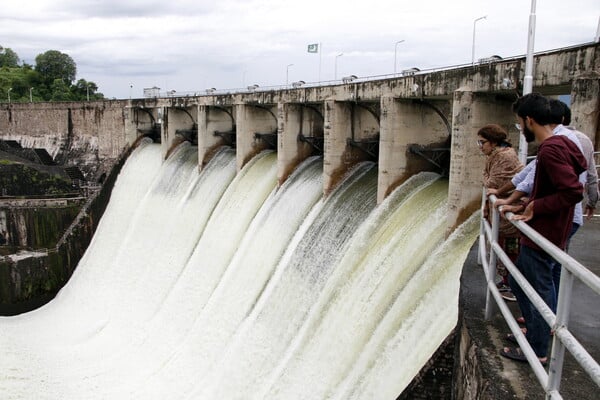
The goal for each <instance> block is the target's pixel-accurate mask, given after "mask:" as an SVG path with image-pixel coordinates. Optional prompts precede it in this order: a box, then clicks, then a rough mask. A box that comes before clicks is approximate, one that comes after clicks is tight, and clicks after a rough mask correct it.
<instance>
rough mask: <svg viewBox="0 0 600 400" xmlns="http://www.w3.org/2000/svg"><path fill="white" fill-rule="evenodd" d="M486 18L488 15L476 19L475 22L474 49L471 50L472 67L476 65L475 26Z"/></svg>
mask: <svg viewBox="0 0 600 400" xmlns="http://www.w3.org/2000/svg"><path fill="white" fill-rule="evenodd" d="M486 18H487V15H484V16H483V17H479V18H476V19H475V21H473V47H472V48H471V65H472V64H475V26H476V24H477V21H479V20H482V19H486Z"/></svg>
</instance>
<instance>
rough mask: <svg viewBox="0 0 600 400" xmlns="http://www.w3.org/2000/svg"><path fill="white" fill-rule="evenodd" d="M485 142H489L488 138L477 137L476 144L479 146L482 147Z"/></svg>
mask: <svg viewBox="0 0 600 400" xmlns="http://www.w3.org/2000/svg"><path fill="white" fill-rule="evenodd" d="M487 142H489V140H483V139H479V140H478V141H477V146H479V147H483V145H484V144H485V143H487Z"/></svg>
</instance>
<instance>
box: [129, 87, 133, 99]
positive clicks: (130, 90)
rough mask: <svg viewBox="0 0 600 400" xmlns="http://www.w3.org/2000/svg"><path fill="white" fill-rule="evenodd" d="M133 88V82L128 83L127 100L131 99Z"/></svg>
mask: <svg viewBox="0 0 600 400" xmlns="http://www.w3.org/2000/svg"><path fill="white" fill-rule="evenodd" d="M132 90H133V83H130V84H129V100H131V92H132Z"/></svg>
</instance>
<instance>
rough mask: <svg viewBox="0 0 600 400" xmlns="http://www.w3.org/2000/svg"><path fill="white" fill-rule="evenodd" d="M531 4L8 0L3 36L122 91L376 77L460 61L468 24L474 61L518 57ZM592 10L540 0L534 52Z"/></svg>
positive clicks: (574, 35)
mask: <svg viewBox="0 0 600 400" xmlns="http://www.w3.org/2000/svg"><path fill="white" fill-rule="evenodd" d="M530 11H531V2H530V1H528V0H501V1H498V0H414V1H413V0H411V1H408V0H361V1H355V0H331V1H329V0H303V1H282V0H213V1H207V0H160V1H159V0H27V1H23V0H22V1H16V0H5V1H2V6H1V7H0V45H2V46H4V47H9V48H11V49H12V50H14V51H15V52H16V53H17V54H18V55H19V57H20V58H21V59H22V60H23V61H25V62H27V63H30V64H32V65H33V64H35V57H36V55H38V54H40V53H43V52H45V51H47V50H58V51H61V52H63V53H66V54H68V55H70V56H71V57H72V58H73V60H74V61H75V62H76V64H77V79H80V78H83V79H86V80H88V81H93V82H95V83H96V84H97V85H98V86H99V91H100V92H102V93H104V95H105V96H107V97H109V98H112V97H116V98H128V97H129V96H130V94H131V95H132V96H133V97H142V95H143V88H148V87H153V86H157V87H160V88H161V91H163V92H164V91H167V90H176V92H177V93H178V94H181V93H189V92H202V93H204V90H205V89H207V88H211V87H214V88H217V89H225V88H241V87H246V86H248V85H251V84H258V85H260V86H261V87H265V86H274V85H284V84H286V80H287V81H288V82H289V83H290V84H291V83H292V82H294V81H298V80H304V81H306V82H316V81H318V80H319V78H320V80H321V81H327V80H332V79H334V75H335V74H336V66H337V78H338V79H339V78H341V77H343V76H347V75H351V74H353V75H357V76H359V77H365V76H376V75H384V74H391V73H393V72H394V61H395V60H396V65H397V66H396V68H397V71H401V70H403V69H407V68H411V67H418V68H420V69H429V68H439V67H444V66H451V65H459V64H466V63H470V62H471V57H472V46H473V26H474V25H475V27H476V40H475V59H479V58H482V57H489V56H491V55H499V56H502V57H509V56H516V55H523V54H525V53H526V51H527V31H528V24H529V15H530ZM482 16H487V18H486V19H481V20H479V21H477V22H476V23H474V21H475V20H476V19H477V18H479V17H482ZM599 17H600V1H599V0H540V1H537V7H536V30H535V47H534V50H535V51H536V52H538V51H543V50H550V49H555V48H560V47H565V46H571V45H576V44H582V43H587V42H591V41H593V40H594V38H595V36H596V34H597V29H598V21H599ZM401 40H404V42H402V43H399V44H396V43H397V42H399V41H401ZM311 43H321V44H322V46H321V48H320V51H321V53H320V54H319V53H308V52H307V46H308V45H309V44H311ZM342 53H343V55H342V56H338V57H336V56H337V55H338V54H342ZM336 61H337V62H336ZM289 64H293V65H291V66H290V65H289ZM319 66H320V68H319ZM319 70H320V76H319ZM131 86H132V87H131Z"/></svg>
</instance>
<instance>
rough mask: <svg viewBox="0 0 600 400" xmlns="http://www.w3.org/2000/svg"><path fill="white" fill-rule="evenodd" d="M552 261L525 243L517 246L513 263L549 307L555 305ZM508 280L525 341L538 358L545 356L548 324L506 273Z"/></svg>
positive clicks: (548, 331)
mask: <svg viewBox="0 0 600 400" xmlns="http://www.w3.org/2000/svg"><path fill="white" fill-rule="evenodd" d="M554 264H555V261H554V259H553V258H552V257H550V256H549V255H548V254H546V253H544V252H542V251H538V250H534V249H532V248H531V247H527V246H521V251H520V252H519V258H518V259H517V262H516V266H517V268H518V269H519V271H520V272H521V273H522V274H523V276H524V277H525V279H527V281H529V284H530V285H531V286H532V287H533V289H534V290H535V291H536V292H537V293H538V295H539V296H540V297H541V298H542V300H543V301H544V302H545V303H546V304H547V305H548V307H550V308H552V307H553V306H555V304H556V292H555V288H554V282H553V280H552V270H553V266H554ZM508 282H509V284H510V288H511V290H512V292H513V294H514V295H515V297H516V298H517V304H518V305H519V308H520V309H521V312H522V314H523V317H524V318H525V327H526V328H527V333H526V335H525V337H526V338H527V341H528V342H529V344H530V345H531V347H532V348H533V351H534V352H535V354H536V355H537V356H538V357H540V358H542V357H546V355H547V354H546V353H547V352H548V342H549V339H550V326H548V324H546V321H545V320H544V319H543V318H542V316H541V315H540V313H539V312H538V311H537V310H536V308H535V307H534V306H533V304H531V302H530V301H529V298H528V297H527V296H526V295H525V293H524V292H523V290H522V289H521V287H520V286H519V285H518V284H517V282H516V281H515V280H514V278H513V277H512V275H511V276H509V278H508Z"/></svg>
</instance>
